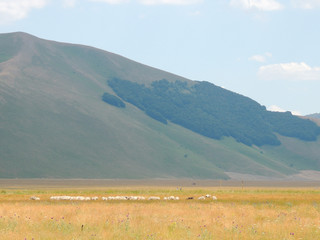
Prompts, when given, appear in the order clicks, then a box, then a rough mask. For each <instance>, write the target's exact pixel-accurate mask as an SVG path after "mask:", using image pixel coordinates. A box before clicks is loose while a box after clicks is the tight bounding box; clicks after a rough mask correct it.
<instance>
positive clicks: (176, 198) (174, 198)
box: [164, 196, 180, 200]
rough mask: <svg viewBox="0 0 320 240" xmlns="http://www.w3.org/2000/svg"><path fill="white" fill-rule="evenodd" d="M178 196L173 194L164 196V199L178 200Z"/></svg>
mask: <svg viewBox="0 0 320 240" xmlns="http://www.w3.org/2000/svg"><path fill="white" fill-rule="evenodd" d="M179 199H180V198H179V197H175V196H170V197H165V198H164V200H179Z"/></svg>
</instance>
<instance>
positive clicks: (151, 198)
mask: <svg viewBox="0 0 320 240" xmlns="http://www.w3.org/2000/svg"><path fill="white" fill-rule="evenodd" d="M148 200H160V197H149V198H148Z"/></svg>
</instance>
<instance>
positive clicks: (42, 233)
mask: <svg viewBox="0 0 320 240" xmlns="http://www.w3.org/2000/svg"><path fill="white" fill-rule="evenodd" d="M205 193H211V194H214V195H216V196H217V197H218V201H211V200H205V201H199V200H185V199H186V198H187V197H189V196H195V197H198V196H201V195H203V194H205ZM33 195H36V196H38V197H40V198H41V200H40V201H31V200H29V198H30V196H33ZM52 195H73V196H77V195H82V196H99V197H102V196H111V195H112V196H115V195H129V196H130V195H143V196H151V195H155V196H161V197H163V196H169V195H175V196H179V197H180V198H181V199H182V200H180V201H163V200H161V201H139V202H137V201H101V200H99V201H90V202H78V201H50V200H49V197H50V196H52ZM0 239H1V240H2V239H3V240H5V239H10V240H12V239H28V240H31V239H163V240H167V239H268V240H269V239H283V240H284V239H288V240H289V239H310V240H315V239H320V191H319V190H316V189H294V188H291V189H271V188H260V189H257V188H245V189H241V188H206V189H204V188H202V189H200V188H188V189H183V190H182V191H180V190H176V189H174V188H172V189H171V188H168V187H167V188H147V187H143V188H142V187H141V188H138V187H137V188H134V187H132V188H112V189H110V188H109V189H82V190H81V189H77V190H74V189H64V190H59V189H56V190H41V189H40V190H39V189H38V190H35V189H33V190H10V189H4V190H1V189H0Z"/></svg>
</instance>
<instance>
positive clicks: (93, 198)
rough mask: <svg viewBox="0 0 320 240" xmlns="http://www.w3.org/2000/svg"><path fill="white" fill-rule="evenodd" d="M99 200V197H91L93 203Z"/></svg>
mask: <svg viewBox="0 0 320 240" xmlns="http://www.w3.org/2000/svg"><path fill="white" fill-rule="evenodd" d="M98 199H99V197H92V198H91V200H93V201H97V200H98Z"/></svg>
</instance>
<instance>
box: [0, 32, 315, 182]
mask: <svg viewBox="0 0 320 240" xmlns="http://www.w3.org/2000/svg"><path fill="white" fill-rule="evenodd" d="M113 78H119V79H126V80H129V81H132V82H136V83H138V84H145V86H151V84H152V82H154V81H158V80H161V79H166V80H168V81H169V82H175V81H182V82H186V83H187V84H188V85H193V84H194V82H192V81H190V80H187V79H184V78H182V77H179V76H176V75H173V74H170V73H167V72H163V71H160V70H157V69H154V68H151V67H148V66H145V65H142V64H139V63H136V62H133V61H131V60H128V59H126V58H123V57H121V56H118V55H115V54H112V53H109V52H105V51H101V50H98V49H95V48H91V47H87V46H80V45H73V44H65V43H58V42H52V41H47V40H42V39H39V38H36V37H33V36H31V35H28V34H25V33H12V34H1V35H0V113H1V114H0V123H1V124H0V177H55V178H58V177H61V178H179V177H183V178H212V179H215V178H224V179H226V178H228V176H227V175H226V174H225V172H238V173H244V174H246V173H249V174H255V175H264V176H271V177H285V176H286V175H290V174H295V173H297V172H298V171H299V170H304V169H313V170H320V167H319V166H318V165H319V164H318V162H319V158H317V157H318V155H317V153H319V150H316V149H319V148H317V147H318V146H319V142H312V143H311V145H312V146H311V145H310V142H304V141H301V140H297V139H293V140H292V139H291V138H284V137H280V136H279V139H280V140H281V142H286V141H287V142H288V141H291V140H292V141H294V144H295V145H299V146H303V145H306V148H304V149H308V148H309V147H310V148H311V150H312V151H315V152H317V153H315V154H313V155H307V156H305V157H304V159H303V161H304V162H305V164H300V165H299V164H297V163H299V158H300V155H298V154H297V153H295V152H294V151H293V150H294V149H292V148H290V147H287V145H285V144H281V145H280V146H277V147H273V146H262V147H259V148H258V147H253V146H247V145H244V144H242V143H239V142H237V141H235V140H234V139H233V138H230V137H224V138H222V139H221V140H216V139H211V138H208V137H204V136H202V135H200V134H198V133H195V132H193V131H190V130H188V129H186V128H183V127H181V126H178V125H176V124H174V123H172V122H169V123H168V124H167V125H164V124H162V123H161V122H159V121H156V120H154V119H152V118H150V117H149V116H148V115H146V114H145V113H144V112H143V111H142V110H140V109H139V108H137V107H136V106H134V105H132V104H130V103H128V102H126V107H125V108H117V107H115V106H112V105H109V104H107V103H105V102H103V101H102V99H101V98H102V95H103V94H104V93H105V92H107V93H109V94H115V93H114V91H113V90H112V89H111V87H110V86H109V85H108V84H107V81H108V80H110V79H113ZM289 146H293V143H290V144H289ZM309 150H310V149H309ZM292 156H294V158H293V159H294V161H295V162H294V164H293V165H292V163H291V162H290V161H288V160H287V159H288V157H290V158H291V157H292Z"/></svg>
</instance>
